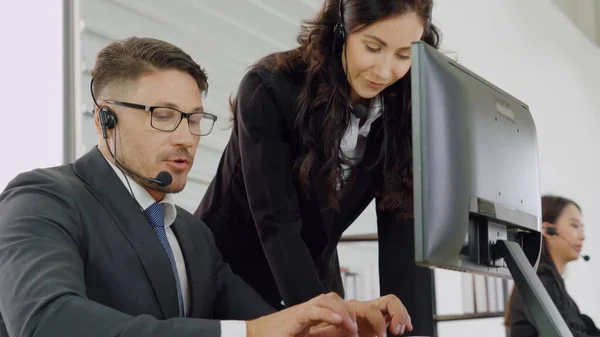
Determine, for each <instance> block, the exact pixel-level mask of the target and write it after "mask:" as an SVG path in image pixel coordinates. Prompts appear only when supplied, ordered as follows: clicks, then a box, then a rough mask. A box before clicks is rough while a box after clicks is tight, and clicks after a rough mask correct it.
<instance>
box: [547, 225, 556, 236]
mask: <svg viewBox="0 0 600 337" xmlns="http://www.w3.org/2000/svg"><path fill="white" fill-rule="evenodd" d="M545 232H546V234H547V235H556V234H557V232H556V228H554V227H546V230H545Z"/></svg>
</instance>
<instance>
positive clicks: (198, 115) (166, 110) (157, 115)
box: [106, 101, 217, 136]
mask: <svg viewBox="0 0 600 337" xmlns="http://www.w3.org/2000/svg"><path fill="white" fill-rule="evenodd" d="M106 103H110V104H115V105H120V106H123V107H126V108H133V109H139V110H144V111H148V112H150V126H152V127H153V128H154V129H156V130H160V131H168V132H171V131H175V130H177V128H178V127H179V124H181V121H182V120H183V119H184V118H186V119H187V120H188V128H189V130H190V133H192V134H193V135H196V136H206V135H208V134H210V133H211V132H212V129H213V127H214V125H215V122H216V121H217V116H215V115H213V114H210V113H208V112H192V113H187V112H183V111H180V110H177V109H175V108H171V107H165V106H147V105H141V104H135V103H129V102H121V101H106Z"/></svg>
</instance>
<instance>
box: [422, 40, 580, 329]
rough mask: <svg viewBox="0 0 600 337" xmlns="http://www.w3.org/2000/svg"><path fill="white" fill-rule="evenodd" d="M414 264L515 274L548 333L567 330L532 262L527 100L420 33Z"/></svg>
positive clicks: (534, 149)
mask: <svg viewBox="0 0 600 337" xmlns="http://www.w3.org/2000/svg"><path fill="white" fill-rule="evenodd" d="M411 58H412V65H411V73H410V76H411V82H412V84H411V85H412V132H413V135H412V140H413V177H414V220H415V262H416V263H417V264H419V265H422V266H428V267H432V268H445V269H452V270H457V271H461V272H469V273H477V274H483V275H488V276H496V277H502V278H512V279H513V280H514V281H515V284H516V286H517V288H518V289H519V291H520V293H521V294H522V296H523V299H524V301H525V302H526V304H527V306H528V308H529V310H530V312H531V313H532V316H533V320H534V324H535V325H536V327H537V328H538V331H539V332H540V335H541V336H570V335H571V334H570V332H569V330H568V328H567V326H566V324H565V323H564V320H562V318H561V316H560V314H559V313H558V310H556V307H555V306H554V304H553V302H552V300H551V299H550V297H549V296H548V293H547V292H546V291H545V289H544V287H543V285H542V284H541V282H540V280H539V278H538V277H537V275H536V274H535V268H537V264H538V261H539V257H540V253H541V242H542V236H541V195H540V186H539V166H538V145H537V135H536V129H535V124H534V121H533V118H532V116H531V113H530V111H529V107H528V106H527V105H526V104H525V103H523V102H521V101H520V100H518V99H517V98H515V97H513V96H511V95H510V94H508V93H506V92H505V91H503V90H501V89H500V88H498V87H496V86H495V85H493V84H491V83H490V82H488V81H486V80H485V79H484V78H482V77H481V76H478V75H477V74H475V73H474V72H472V71H470V70H469V69H467V68H465V67H464V66H462V65H460V64H458V63H457V62H455V61H453V60H452V59H450V58H448V57H446V56H445V55H444V54H443V53H441V52H440V51H438V50H436V49H435V48H433V47H431V46H429V45H427V44H426V43H424V42H422V41H420V42H416V43H413V44H412V46H411Z"/></svg>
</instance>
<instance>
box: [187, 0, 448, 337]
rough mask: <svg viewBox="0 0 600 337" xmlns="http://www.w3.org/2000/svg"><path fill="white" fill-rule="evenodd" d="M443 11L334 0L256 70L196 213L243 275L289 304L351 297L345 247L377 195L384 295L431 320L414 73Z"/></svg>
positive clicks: (400, 0)
mask: <svg viewBox="0 0 600 337" xmlns="http://www.w3.org/2000/svg"><path fill="white" fill-rule="evenodd" d="M432 7H433V1H432V0H327V1H325V3H324V4H323V7H322V8H321V10H320V11H319V13H318V14H317V15H316V17H315V18H314V19H313V20H312V21H310V22H305V23H304V24H303V25H302V27H301V29H300V34H299V36H298V42H299V46H298V47H297V48H295V49H293V50H289V51H285V52H280V53H275V54H272V55H269V56H267V57H265V58H263V59H261V60H259V61H258V62H257V64H255V65H254V66H253V67H252V68H251V69H250V70H249V72H248V73H247V74H246V75H245V76H244V78H243V80H242V82H241V84H240V86H239V89H238V92H237V97H236V99H235V100H234V102H232V110H233V124H234V128H233V132H232V135H231V138H230V141H229V143H228V145H227V147H226V149H225V152H224V154H223V156H222V158H221V162H220V164H219V167H218V171H217V173H216V176H215V178H214V180H213V181H212V183H211V184H210V186H209V188H208V190H207V192H206V193H205V195H204V198H203V200H202V202H201V204H200V206H199V208H198V210H197V211H196V215H197V216H198V217H199V218H200V219H202V220H203V221H204V222H205V223H206V224H207V225H208V226H209V227H210V228H211V229H212V231H213V233H214V236H215V239H216V243H217V245H218V247H219V249H220V251H221V252H222V253H223V257H224V259H225V261H227V262H228V263H229V265H230V266H231V268H232V269H233V271H234V272H235V273H236V274H237V275H239V276H240V277H242V278H243V279H244V280H245V281H246V282H247V283H248V284H250V285H251V286H253V287H254V288H255V289H256V290H257V291H258V292H259V293H260V294H261V295H262V296H263V297H264V298H265V300H267V301H268V302H269V303H271V304H272V305H274V306H275V307H281V306H282V304H283V305H285V306H291V305H294V304H296V303H301V302H303V301H306V300H307V299H310V298H313V297H315V296H317V295H319V294H321V293H325V292H329V291H335V292H337V293H338V294H340V295H341V296H343V294H344V290H343V285H342V280H341V275H340V267H339V262H338V258H337V253H336V248H337V244H338V243H339V241H340V238H341V236H342V233H343V232H344V231H345V230H346V229H347V228H348V227H349V226H350V225H351V224H352V223H353V222H354V221H355V219H356V218H357V217H358V216H359V215H360V214H361V213H362V212H363V211H364V210H365V208H366V207H367V206H368V205H369V204H370V203H371V202H372V201H373V200H374V199H375V200H376V204H377V225H378V235H379V256H380V279H381V291H382V293H384V294H389V293H393V294H395V295H396V296H398V297H399V298H400V300H402V301H403V302H404V304H405V306H406V308H407V310H408V312H409V314H410V315H411V318H412V322H413V325H414V326H415V327H416V328H417V329H418V326H419V324H416V322H415V317H421V318H422V319H423V321H424V323H422V324H420V326H421V327H424V326H426V325H431V318H432V315H433V314H432V311H431V310H432V309H431V307H432V306H431V304H424V303H427V302H428V301H429V300H431V288H428V287H427V286H423V285H424V284H425V285H426V284H428V282H431V274H430V271H429V270H428V269H427V268H421V267H417V266H416V265H415V263H414V239H413V237H414V234H413V222H412V219H411V218H412V204H413V200H412V172H411V169H412V150H411V139H412V134H411V108H410V102H411V98H410V88H411V81H410V76H409V69H410V65H411V59H410V56H411V44H412V43H413V42H417V41H419V40H422V41H424V42H425V43H427V44H429V45H431V46H432V47H434V48H437V47H438V44H439V35H438V30H437V28H436V27H435V26H434V25H433V24H432V23H431V12H432ZM413 333H416V330H415V331H413ZM428 333H429V334H430V333H432V332H431V331H425V332H423V334H428Z"/></svg>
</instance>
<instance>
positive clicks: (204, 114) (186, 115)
mask: <svg viewBox="0 0 600 337" xmlns="http://www.w3.org/2000/svg"><path fill="white" fill-rule="evenodd" d="M105 102H106V103H109V104H115V105H119V106H122V107H126V108H132V109H138V110H144V111H147V112H149V113H150V126H151V127H152V128H154V129H156V130H159V131H165V132H173V131H175V130H177V128H178V127H179V125H180V124H181V121H182V120H183V119H184V118H186V119H188V121H189V118H190V117H191V116H194V115H201V117H202V119H208V120H210V121H211V122H212V124H211V126H210V129H209V130H208V132H206V133H202V132H201V133H200V134H196V133H194V132H192V130H191V129H190V127H189V123H188V130H189V131H190V133H191V134H193V135H195V136H208V135H209V134H210V133H211V132H212V130H213V128H214V126H215V122H216V121H217V116H215V115H213V114H211V113H208V112H191V113H190V112H183V111H181V110H179V109H175V108H173V107H170V106H148V105H142V104H136V103H130V102H123V101H115V100H105ZM159 108H160V109H171V110H175V111H177V112H179V122H177V124H176V125H175V127H173V129H172V130H165V129H159V128H157V127H156V126H154V123H152V121H153V120H154V119H153V118H152V117H153V114H154V110H156V109H159Z"/></svg>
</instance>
